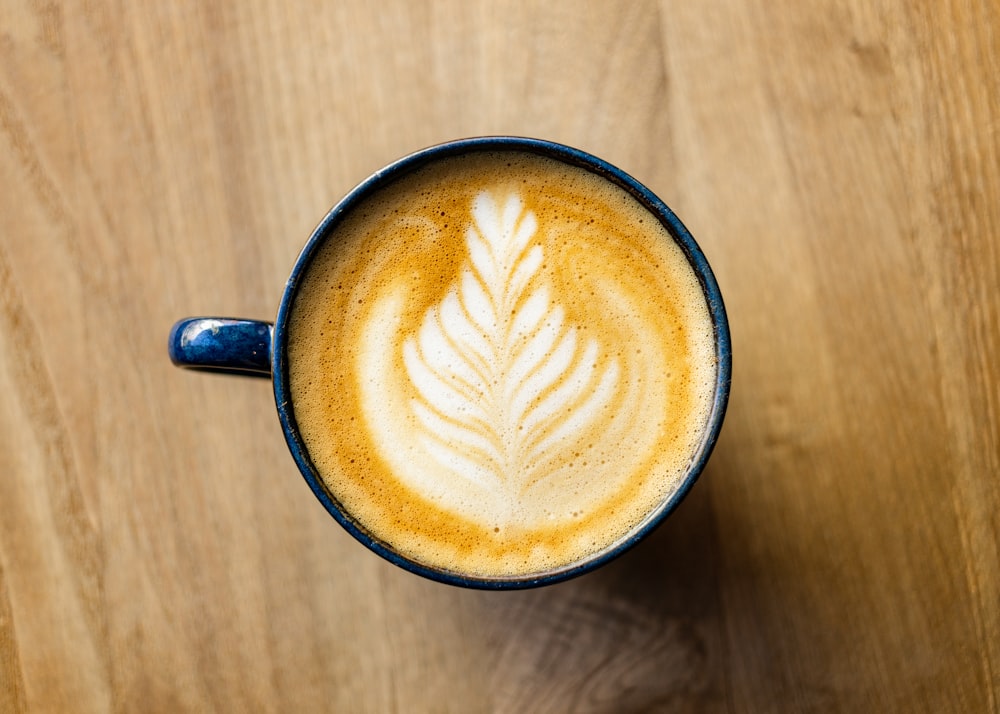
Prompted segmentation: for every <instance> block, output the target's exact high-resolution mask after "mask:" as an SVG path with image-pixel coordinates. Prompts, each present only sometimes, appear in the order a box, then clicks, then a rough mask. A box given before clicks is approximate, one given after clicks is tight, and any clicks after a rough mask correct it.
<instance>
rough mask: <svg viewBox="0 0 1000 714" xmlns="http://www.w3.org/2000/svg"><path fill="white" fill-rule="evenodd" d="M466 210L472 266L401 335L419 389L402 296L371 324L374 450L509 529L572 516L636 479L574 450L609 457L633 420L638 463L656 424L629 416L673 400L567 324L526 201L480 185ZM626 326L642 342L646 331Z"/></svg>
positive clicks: (366, 408)
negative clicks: (590, 462)
mask: <svg viewBox="0 0 1000 714" xmlns="http://www.w3.org/2000/svg"><path fill="white" fill-rule="evenodd" d="M471 213H472V216H471V218H472V221H471V225H470V226H469V228H468V230H467V232H466V248H467V252H468V261H467V263H466V264H465V265H464V266H463V268H462V271H461V273H460V275H458V276H457V277H456V279H455V282H454V284H453V285H452V286H451V287H450V289H449V290H448V292H447V293H446V295H445V297H444V298H443V299H442V301H441V302H440V304H437V305H434V306H432V307H431V308H429V309H428V310H427V311H426V313H425V315H424V317H423V320H422V323H421V326H420V329H419V332H418V334H417V335H416V336H410V337H407V338H406V339H405V340H404V341H403V342H402V358H403V359H402V361H403V364H404V366H405V378H407V379H408V381H409V383H410V385H412V387H413V389H414V390H415V393H416V394H415V396H412V397H411V396H409V393H410V390H406V389H399V388H398V386H396V384H394V381H396V380H394V379H393V376H392V371H393V362H394V356H393V347H392V345H393V342H394V341H395V340H394V336H393V334H394V331H395V326H397V325H399V324H400V323H401V313H402V311H403V309H404V307H405V300H404V298H403V297H402V296H401V294H400V293H398V292H394V293H390V294H389V295H387V296H385V297H383V298H382V300H381V301H380V302H379V304H378V305H377V306H376V307H375V309H374V310H373V313H372V319H371V321H370V322H369V324H368V325H366V327H365V328H364V332H363V339H362V341H361V344H360V349H359V350H358V355H357V372H358V374H363V375H371V378H370V379H368V380H365V381H364V382H363V385H362V389H361V394H362V399H361V404H362V409H363V412H364V415H365V418H366V419H367V421H368V423H369V424H370V426H371V428H372V431H373V435H374V437H375V438H374V441H375V443H376V444H378V450H379V454H380V456H381V457H382V458H383V459H385V460H386V461H387V462H388V463H389V464H390V465H391V467H392V469H393V470H394V471H395V472H396V473H397V474H398V476H399V478H400V480H401V481H403V482H405V483H407V484H409V485H410V487H411V488H413V489H414V490H415V491H416V492H417V493H420V494H422V495H423V496H425V497H426V498H428V499H430V500H432V501H434V502H436V503H438V504H439V505H440V506H441V507H442V508H446V509H448V510H451V511H453V512H455V513H457V514H460V515H462V516H464V517H466V518H469V519H470V520H474V521H476V522H479V523H482V524H483V525H489V526H493V527H495V528H501V529H502V528H506V527H509V526H511V525H513V524H516V525H518V526H520V527H535V526H538V525H542V524H548V525H552V524H554V523H557V522H563V521H567V520H573V519H575V518H577V517H578V515H579V514H580V513H581V512H588V511H590V510H592V508H593V507H594V506H595V504H596V503H599V502H600V501H602V500H604V499H605V498H606V497H607V496H608V494H609V492H612V491H614V490H615V489H616V488H617V487H618V484H619V482H620V481H621V480H622V479H624V478H628V467H627V466H626V468H625V469H623V468H622V466H623V464H622V461H621V459H620V458H615V459H613V460H612V461H611V462H610V463H608V459H607V458H605V459H603V462H604V463H603V464H599V463H598V464H595V465H594V466H592V467H591V468H589V469H587V470H584V469H580V468H579V467H578V466H577V465H576V464H575V463H574V462H575V461H576V459H575V454H576V453H579V452H580V451H581V450H586V451H588V452H589V453H591V454H599V453H609V452H614V451H615V450H616V449H617V447H618V445H619V444H620V440H621V438H622V436H623V430H624V429H625V428H628V427H631V429H632V431H633V432H634V433H633V435H632V437H633V438H632V444H631V445H630V452H631V454H632V458H633V460H638V461H641V460H644V459H646V458H647V457H648V452H649V450H650V449H651V448H652V447H653V445H654V444H655V440H656V433H655V430H654V429H652V428H650V426H653V425H645V426H643V425H635V424H633V423H632V421H631V420H629V419H628V418H626V417H625V415H628V414H635V413H638V411H641V410H642V409H643V408H644V407H648V405H649V404H655V403H656V402H657V401H658V400H659V401H661V402H662V401H663V400H664V399H665V395H664V394H662V393H660V390H656V389H653V390H650V391H646V392H643V391H641V390H640V389H639V383H640V380H641V376H640V375H641V374H642V363H639V364H629V365H627V366H623V365H622V364H621V362H622V359H621V358H619V357H617V356H616V355H614V353H613V352H612V351H610V350H609V349H608V347H607V346H602V345H600V344H599V342H598V341H597V340H596V339H594V338H587V339H584V338H582V337H581V336H580V335H579V331H578V329H577V327H576V326H574V325H570V324H568V323H567V320H566V317H565V311H564V309H563V308H562V307H561V306H559V305H558V304H556V303H555V302H554V301H553V299H552V297H551V289H550V286H549V285H548V284H547V283H546V282H544V281H543V280H542V278H541V277H540V276H539V268H540V267H541V265H542V262H543V260H544V251H543V249H542V247H541V246H539V245H537V244H532V242H531V240H532V238H533V237H534V236H535V233H536V230H537V227H538V226H537V219H536V217H535V214H534V213H533V212H532V211H530V210H527V209H526V208H525V207H524V202H523V200H522V199H521V197H520V196H519V195H517V194H511V195H508V196H505V197H499V196H495V195H493V194H492V193H490V192H483V193H480V194H479V195H477V196H476V197H475V199H474V201H473V203H472V211H471ZM607 297H608V298H611V299H617V300H618V301H619V302H621V301H625V300H626V298H625V297H623V296H617V297H616V296H613V295H609V296H607ZM632 333H633V337H634V338H635V339H637V340H638V339H641V327H640V326H638V325H636V326H634V327H633V330H632ZM602 356H603V357H604V359H599V358H600V357H602ZM626 358H627V353H626ZM599 365H600V366H599ZM626 375H629V376H630V377H631V378H630V379H629V380H628V381H627V382H625V383H623V381H624V379H623V378H624V377H625V376H626ZM398 378H399V376H398V375H397V380H398ZM649 382H650V383H654V380H653V379H650V380H649ZM612 407H613V408H612ZM584 441H586V442H587V443H586V445H583V444H582V442H584Z"/></svg>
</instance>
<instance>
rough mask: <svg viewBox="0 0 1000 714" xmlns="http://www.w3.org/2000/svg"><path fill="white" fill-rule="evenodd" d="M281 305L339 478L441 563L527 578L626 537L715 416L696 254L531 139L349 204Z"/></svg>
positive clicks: (340, 489)
mask: <svg viewBox="0 0 1000 714" xmlns="http://www.w3.org/2000/svg"><path fill="white" fill-rule="evenodd" d="M296 290H297V292H296V294H295V297H294V302H293V303H292V306H291V310H290V314H289V322H288V345H287V369H288V379H289V389H290V396H291V400H290V401H291V404H292V405H293V410H294V418H295V422H296V424H297V426H298V429H299V431H300V433H301V437H302V441H303V443H304V444H305V447H306V449H307V451H308V456H309V459H310V460H311V461H312V463H313V465H314V466H315V468H316V470H317V471H318V473H319V475H320V477H321V478H322V480H323V482H324V484H325V486H326V488H327V489H328V491H329V493H330V495H331V496H332V497H333V498H334V499H335V500H336V501H337V502H338V503H339V504H340V506H341V508H342V509H343V511H344V512H346V513H347V514H349V516H350V517H351V518H352V519H353V520H354V521H355V522H356V523H357V524H358V525H359V526H360V527H361V528H363V529H364V530H365V531H366V532H368V533H369V534H370V535H371V536H372V537H373V538H375V539H376V540H378V541H380V542H382V543H384V544H385V545H386V546H387V547H389V548H391V549H392V550H394V551H396V552H398V553H399V554H401V555H403V556H405V557H406V558H408V559H410V560H413V561H415V562H417V563H422V564H424V565H427V566H429V567H433V568H437V569H441V570H444V571H448V572H452V573H456V574H462V575H470V576H475V577H482V578H501V579H502V578H504V577H524V576H526V575H531V574H535V573H544V572H547V571H551V570H555V569H559V568H562V567H566V566H568V565H572V564H574V563H579V562H581V561H585V560H587V559H588V558H589V557H590V556H592V555H594V554H597V553H600V552H603V551H605V550H607V549H608V548H610V547H612V546H614V545H615V544H616V543H618V542H620V541H621V540H622V539H624V538H626V537H628V535H629V534H630V533H631V532H633V531H634V530H635V529H636V528H637V527H638V526H639V525H640V524H641V523H642V522H643V521H644V519H646V518H647V517H648V516H649V515H650V514H651V513H653V512H654V511H656V509H657V508H658V507H659V506H660V505H661V504H662V503H663V502H664V501H665V500H666V499H668V498H669V497H670V496H671V495H672V494H673V493H674V492H675V490H676V489H677V488H678V486H679V485H680V483H681V482H682V480H683V479H684V477H685V475H686V473H687V469H688V467H689V466H690V464H691V461H692V459H693V457H694V456H695V455H696V453H697V452H698V450H699V448H700V446H701V444H702V441H703V439H704V436H705V433H706V430H707V428H708V423H709V416H710V413H711V409H712V402H713V396H714V392H715V387H716V376H717V375H716V370H717V365H716V360H715V337H714V327H713V322H712V318H711V315H710V313H709V308H708V304H707V302H706V298H705V295H704V291H703V289H702V286H701V284H700V282H699V279H698V276H697V274H696V273H695V271H694V269H693V268H692V267H691V264H690V263H689V261H688V259H687V257H686V255H685V253H684V251H683V250H682V249H681V248H680V247H679V246H678V245H677V244H676V243H675V241H674V240H673V238H672V237H671V235H670V233H669V232H668V231H667V230H666V229H665V228H664V227H663V226H662V225H661V223H660V221H659V220H658V218H657V217H656V216H655V215H654V214H652V213H650V212H649V210H648V209H646V208H645V207H644V206H643V205H642V204H641V203H640V202H639V201H637V200H636V199H635V198H634V197H633V196H632V195H630V194H629V193H628V192H627V191H625V190H624V189H622V188H620V187H619V186H618V185H616V184H614V183H612V182H610V181H609V180H607V179H605V178H603V177H602V176H600V175H598V174H595V173H592V172H590V171H587V170H585V169H583V168H578V167H575V166H571V165H568V164H566V163H563V162H560V161H557V160H555V159H551V158H548V157H543V156H539V155H535V154H531V153H522V152H515V151H503V150H499V151H472V152H470V153H468V154H466V155H463V156H457V157H448V158H441V159H437V160H435V161H433V162H432V163H430V164H428V165H426V166H423V167H421V168H419V169H416V170H414V171H413V172H411V173H408V174H406V175H404V176H403V177H401V178H399V179H397V180H395V181H393V182H392V183H390V184H388V185H387V186H384V187H382V188H381V189H379V190H377V191H375V192H373V193H371V194H369V195H368V196H367V197H365V198H363V199H362V200H361V201H360V202H359V203H356V204H355V205H353V206H352V207H351V208H350V209H349V210H348V212H347V213H346V215H344V216H343V217H341V219H340V220H339V222H338V223H337V224H336V226H335V227H334V228H332V231H331V233H330V234H329V235H328V236H327V238H326V240H325V242H324V244H323V245H322V246H320V247H319V248H318V249H317V250H316V252H315V254H314V255H313V257H312V261H311V263H310V264H309V265H308V267H307V268H306V270H305V272H304V273H303V275H302V277H301V279H300V281H299V285H298V287H297V289H296Z"/></svg>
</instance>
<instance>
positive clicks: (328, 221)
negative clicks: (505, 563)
mask: <svg viewBox="0 0 1000 714" xmlns="http://www.w3.org/2000/svg"><path fill="white" fill-rule="evenodd" d="M483 151H514V152H522V153H532V154H538V155H541V156H546V157H549V158H554V159H556V160H559V161H562V162H564V163H567V164H570V165H573V166H577V167H580V168H583V169H585V170H588V171H591V172H592V173H595V174H597V175H599V176H602V177H603V178H605V179H606V180H608V181H610V182H612V183H614V184H616V185H618V186H619V187H620V188H622V189H624V190H625V191H627V192H628V193H629V194H631V195H632V196H633V197H634V198H635V199H636V200H638V201H639V202H640V203H641V204H642V205H643V206H644V207H645V208H646V210H648V211H649V212H650V213H651V214H653V215H654V216H656V217H657V218H658V219H659V221H660V223H661V224H662V225H663V226H664V227H665V228H666V229H667V231H668V232H669V233H670V235H671V237H672V238H673V239H674V241H675V242H676V243H677V244H678V245H679V246H680V248H681V249H682V250H683V251H684V254H685V255H686V256H687V258H688V262H689V263H690V264H691V266H692V268H693V269H694V271H695V274H696V275H697V276H698V281H699V283H700V284H701V287H702V291H703V293H704V295H705V299H706V302H707V304H708V309H709V314H710V315H711V317H712V323H713V327H714V333H715V357H716V360H717V365H718V368H717V372H716V383H715V390H714V395H713V404H712V409H711V412H710V415H709V420H708V428H707V429H706V430H705V433H704V435H703V438H702V442H701V444H700V445H699V447H698V449H697V450H696V451H695V456H694V457H693V458H692V460H691V464H690V466H689V467H688V470H687V473H686V474H685V475H684V477H683V479H682V481H681V483H680V485H679V486H678V487H677V488H676V489H675V490H674V491H673V492H672V493H671V494H670V495H669V496H668V497H667V498H666V499H665V500H664V501H663V502H662V503H661V504H660V505H659V506H658V507H657V508H655V509H654V510H653V511H651V512H650V513H649V514H648V515H647V516H646V518H644V519H643V520H642V521H640V522H639V523H638V524H636V525H635V526H633V528H632V529H631V530H630V531H629V533H628V534H627V535H626V536H624V537H623V538H621V539H619V540H618V541H615V542H614V543H613V544H611V545H610V546H608V547H607V548H605V549H603V550H601V551H598V552H596V553H594V554H592V555H591V556H589V557H587V558H585V559H583V560H581V561H577V562H575V563H570V564H568V565H565V566H561V567H559V568H554V569H552V570H547V571H543V572H540V573H529V574H526V575H520V576H510V577H487V576H480V575H470V574H465V573H458V572H453V571H448V570H444V569H441V568H436V567H433V566H430V565H428V564H425V563H420V562H419V561H415V560H412V559H410V558H408V557H406V556H404V555H402V554H400V553H398V552H397V551H396V550H394V549H393V548H392V547H391V546H389V545H388V544H387V543H384V542H383V541H381V540H379V539H378V538H376V537H375V536H373V535H372V534H370V533H369V532H368V531H367V530H366V529H365V528H364V526H362V525H361V524H360V523H359V522H358V521H356V520H355V519H354V517H353V516H351V514H350V513H349V512H347V510H346V509H344V508H342V507H341V506H340V504H339V503H338V502H337V500H336V499H335V498H334V497H333V495H332V494H331V493H330V491H329V490H328V489H327V487H326V485H325V484H324V482H323V479H322V478H321V477H320V475H319V472H318V471H317V469H316V467H315V466H314V465H313V463H312V460H311V459H310V457H309V452H308V449H307V448H306V446H305V443H304V442H303V440H302V435H301V433H300V432H299V428H298V424H297V423H296V421H295V415H294V411H293V407H292V403H291V395H290V389H289V373H288V354H287V340H288V318H289V315H290V313H291V307H292V304H293V303H294V300H295V296H296V294H297V291H298V287H299V283H300V281H301V279H302V277H303V276H304V274H305V273H306V272H307V270H308V268H309V266H310V265H311V263H312V259H313V257H314V256H315V255H316V252H317V250H318V249H319V247H320V246H321V245H322V244H323V243H324V242H325V240H326V238H327V236H328V235H329V234H330V233H331V232H332V231H333V230H334V229H335V228H336V226H337V225H338V224H339V223H340V221H341V220H342V219H343V217H344V216H346V214H347V213H349V212H350V211H351V210H352V209H353V208H354V206H355V205H357V204H358V203H359V202H360V201H362V200H363V199H365V198H366V197H367V196H368V195H370V194H371V192H373V191H374V190H376V189H378V188H380V187H382V186H385V185H387V184H389V183H391V182H392V181H394V180H396V179H398V178H400V177H402V176H404V175H407V174H409V173H411V172H413V171H415V170H417V169H419V168H421V167H422V166H424V165H426V164H428V163H430V162H432V161H437V160H439V159H442V158H446V157H450V156H456V155H460V154H465V153H469V152H483ZM271 374H272V384H273V388H274V398H275V405H276V407H277V410H278V417H279V419H280V421H281V427H282V431H283V432H284V435H285V440H286V441H287V443H288V448H289V450H290V451H291V454H292V457H293V458H294V460H295V462H296V465H297V466H298V467H299V471H300V472H301V474H302V476H303V477H304V478H305V480H306V483H308V485H309V488H310V489H311V490H312V492H313V494H314V495H315V496H316V498H317V499H319V501H320V503H322V504H323V506H324V507H325V508H326V510H327V512H328V513H329V514H330V515H331V516H333V518H334V519H335V520H336V521H337V522H338V523H340V525H341V526H342V527H343V528H344V529H345V530H346V531H347V532H348V533H350V534H351V535H352V536H353V537H354V538H355V539H357V540H358V541H360V542H361V543H362V544H363V545H364V546H366V547H367V548H368V549H369V550H372V551H374V552H375V553H377V554H378V555H380V556H382V557H383V558H385V559H386V560H388V561H389V562H391V563H393V564H394V565H397V566H399V567H401V568H403V569H405V570H408V571H410V572H412V573H415V574H417V575H421V576H423V577H426V578H429V579H431V580H435V581H437V582H441V583H446V584H449V585H457V586H461V587H466V588H476V589H482V590H514V589H523V588H532V587H538V586H541V585H549V584H552V583H557V582H562V581H565V580H569V579H570V578H574V577H577V576H579V575H582V574H584V573H587V572H590V571H592V570H595V569H596V568H599V567H601V566H602V565H604V564H606V563H608V562H610V561H612V560H614V559H615V558H617V557H619V556H620V555H622V554H623V553H625V552H626V551H628V550H629V549H631V548H632V547H633V546H635V545H636V544H637V543H638V542H639V541H641V540H642V539H643V538H645V537H646V536H647V535H649V534H650V533H651V532H652V531H653V530H655V529H656V528H657V527H658V526H659V525H660V524H661V523H662V522H663V521H664V520H666V518H667V517H668V516H669V515H670V514H671V513H673V511H674V510H675V509H676V508H677V506H678V505H680V503H681V501H683V500H684V498H685V496H687V494H688V492H689V491H690V490H691V488H692V486H693V485H694V483H695V482H696V481H697V480H698V478H699V476H700V475H701V473H702V471H703V470H704V467H705V464H706V463H707V461H708V458H709V456H710V455H711V453H712V450H713V449H714V447H715V443H716V441H717V439H718V436H719V432H720V430H721V428H722V422H723V419H724V417H725V413H726V408H727V405H728V402H729V392H730V385H731V381H732V348H731V339H730V332H729V322H728V318H727V315H726V309H725V305H724V303H723V300H722V294H721V292H720V290H719V286H718V283H717V281H716V279H715V275H714V273H713V272H712V269H711V267H710V266H709V264H708V261H707V260H706V258H705V255H704V254H703V253H702V251H701V248H700V247H699V246H698V244H697V242H695V240H694V237H693V236H692V235H691V233H690V232H689V231H688V230H687V228H686V227H685V226H684V224H683V223H681V221H680V219H679V218H677V216H676V215H675V214H674V212H673V211H672V210H671V209H670V208H669V207H668V206H667V205H666V203H664V202H663V201H662V200H661V199H660V198H659V197H657V196H656V195H655V194H654V193H653V192H652V191H650V190H649V189H648V188H646V186H644V185H643V184H641V183H639V181H637V180H636V179H635V178H633V177H632V176H630V175H629V174H627V173H625V172H624V171H622V170H621V169H619V168H617V167H616V166H613V165H611V164H609V163H608V162H606V161H604V160H603V159H600V158H598V157H596V156H594V155H592V154H589V153H587V152H585V151H581V150H579V149H574V148H572V147H570V146H566V145H564V144H560V143H557V142H553V141H548V140H545V139H531V138H526V137H519V136H482V137H473V138H468V139H458V140H455V141H448V142H444V143H440V144H435V145H433V146H429V147H427V148H424V149H420V150H418V151H415V152H413V153H411V154H408V155H406V156H404V157H402V158H400V159H398V160H396V161H394V162H392V163H390V164H388V165H387V166H385V167H384V168H382V169H379V170H378V171H376V172H374V173H373V174H371V175H370V176H369V177H368V178H366V179H365V180H364V181H362V182H361V183H359V184H358V185H357V186H355V187H354V188H353V189H351V191H349V192H348V193H347V195H345V196H344V197H343V198H342V199H341V200H340V201H338V202H337V204H336V205H335V206H334V207H333V208H332V209H330V211H329V212H328V213H327V214H326V216H325V217H324V218H323V220H321V221H320V223H319V224H318V225H317V226H316V228H315V229H314V230H313V232H312V233H311V234H310V236H309V240H308V241H307V242H306V244H305V246H304V247H303V248H302V251H301V252H300V253H299V256H298V257H297V258H296V260H295V265H294V267H293V268H292V271H291V274H290V275H289V278H288V280H287V282H286V284H285V290H284V292H283V293H282V296H281V303H280V305H279V307H278V314H277V317H276V319H275V323H274V333H273V338H272V370H271Z"/></svg>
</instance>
